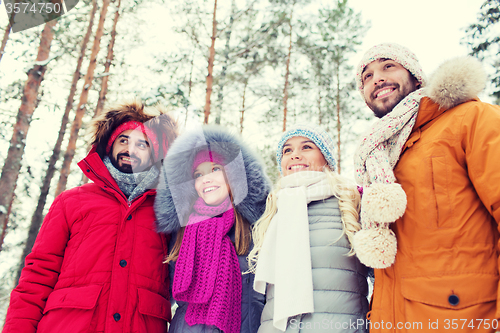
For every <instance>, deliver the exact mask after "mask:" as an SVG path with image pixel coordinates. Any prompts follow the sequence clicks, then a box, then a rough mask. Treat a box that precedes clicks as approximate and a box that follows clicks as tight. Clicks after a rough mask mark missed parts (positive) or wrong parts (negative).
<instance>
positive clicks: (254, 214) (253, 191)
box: [154, 125, 271, 233]
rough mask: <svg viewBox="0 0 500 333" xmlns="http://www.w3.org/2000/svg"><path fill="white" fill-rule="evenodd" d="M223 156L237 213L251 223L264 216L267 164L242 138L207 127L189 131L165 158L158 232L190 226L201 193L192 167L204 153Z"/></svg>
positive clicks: (158, 202) (157, 207) (158, 199)
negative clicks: (195, 160)
mask: <svg viewBox="0 0 500 333" xmlns="http://www.w3.org/2000/svg"><path fill="white" fill-rule="evenodd" d="M208 149H209V150H210V151H212V152H215V153H217V154H219V155H220V156H222V158H223V159H224V164H225V165H224V169H225V172H226V177H227V180H228V183H229V187H230V189H231V193H232V197H233V203H234V205H235V208H236V210H237V211H238V213H240V214H241V216H242V217H243V218H244V219H245V220H246V221H247V222H248V223H250V224H253V223H254V222H255V221H257V220H258V219H259V217H260V216H261V215H262V214H263V213H264V210H265V206H266V198H267V195H268V193H269V191H270V188H271V183H270V181H269V179H268V177H267V175H266V173H265V171H264V164H263V162H261V160H260V159H259V158H258V157H257V156H256V155H255V154H254V153H253V152H252V151H250V149H249V148H248V147H247V146H246V145H245V144H244V143H243V142H242V141H241V139H240V138H239V137H238V136H237V135H235V134H233V133H231V132H230V131H229V130H227V129H225V128H223V127H221V126H215V125H206V126H203V127H201V128H198V129H197V130H193V131H190V132H186V133H184V134H183V135H181V136H179V138H178V139H177V140H176V141H175V143H174V144H173V145H172V147H171V148H170V150H169V151H168V154H167V156H166V158H165V161H164V164H163V167H162V170H161V173H160V184H159V185H158V189H157V194H156V199H155V205H154V208H155V213H156V218H157V230H158V232H164V233H171V232H174V231H176V230H178V229H179V228H180V227H181V224H182V225H186V222H187V218H188V217H189V214H190V212H191V209H192V205H193V203H194V201H195V200H196V198H198V194H197V193H196V191H195V189H194V179H193V175H192V166H193V162H194V159H195V157H196V155H197V154H198V153H199V152H200V151H204V150H208Z"/></svg>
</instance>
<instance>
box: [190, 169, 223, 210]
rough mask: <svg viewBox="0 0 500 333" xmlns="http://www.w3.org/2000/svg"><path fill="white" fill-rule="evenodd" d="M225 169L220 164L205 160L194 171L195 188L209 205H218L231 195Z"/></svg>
mask: <svg viewBox="0 0 500 333" xmlns="http://www.w3.org/2000/svg"><path fill="white" fill-rule="evenodd" d="M223 169H224V167H223V166H222V165H220V164H216V163H212V162H203V163H200V165H198V167H196V169H195V170H194V172H193V178H194V179H195V182H194V188H195V189H196V192H197V193H198V196H199V197H200V198H202V199H203V201H205V203H206V204H207V205H209V206H218V205H220V204H221V203H222V202H223V201H224V200H225V199H226V198H227V197H228V196H229V190H228V186H227V184H226V179H225V177H224V171H223Z"/></svg>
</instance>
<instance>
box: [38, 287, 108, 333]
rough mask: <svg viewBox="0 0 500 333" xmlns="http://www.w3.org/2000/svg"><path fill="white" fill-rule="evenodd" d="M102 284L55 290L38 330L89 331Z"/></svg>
mask: <svg viewBox="0 0 500 333" xmlns="http://www.w3.org/2000/svg"><path fill="white" fill-rule="evenodd" d="M101 290H102V286H100V285H90V286H83V287H69V288H63V289H58V290H55V291H53V292H52V293H51V294H50V295H49V298H48V299H47V303H46V305H45V309H44V310H43V315H44V316H43V317H42V320H40V324H39V325H38V330H37V332H39V333H42V332H75V333H76V332H87V331H88V329H89V325H90V322H91V320H92V315H93V314H94V309H95V307H96V304H97V300H98V298H99V295H100V293H101Z"/></svg>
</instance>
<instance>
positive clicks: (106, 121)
mask: <svg viewBox="0 0 500 333" xmlns="http://www.w3.org/2000/svg"><path fill="white" fill-rule="evenodd" d="M127 121H138V122H141V123H144V124H145V125H146V126H147V127H149V128H151V129H152V130H153V131H154V132H155V133H157V135H158V137H159V138H161V137H165V138H166V139H167V140H168V145H167V146H170V145H171V144H172V143H173V142H174V140H175V138H176V137H177V122H176V121H175V120H174V119H173V118H172V117H171V116H170V115H169V114H167V111H166V110H165V108H164V107H163V106H161V105H156V106H153V107H146V106H145V105H144V104H143V103H142V102H141V101H140V100H139V99H135V100H132V101H127V102H124V103H121V104H116V105H112V106H111V107H108V108H107V109H106V110H105V111H104V112H103V113H101V114H100V115H99V116H97V117H96V118H95V119H94V120H93V121H92V124H91V133H90V134H91V136H92V139H91V146H96V151H97V153H98V154H99V156H100V157H101V159H102V158H103V157H104V156H105V155H106V145H107V143H108V141H109V138H110V137H111V134H112V133H113V131H114V130H115V129H116V128H117V127H118V126H120V125H121V124H122V123H124V122H127ZM160 146H162V145H161V144H160ZM165 153H166V152H163V151H160V152H159V156H165Z"/></svg>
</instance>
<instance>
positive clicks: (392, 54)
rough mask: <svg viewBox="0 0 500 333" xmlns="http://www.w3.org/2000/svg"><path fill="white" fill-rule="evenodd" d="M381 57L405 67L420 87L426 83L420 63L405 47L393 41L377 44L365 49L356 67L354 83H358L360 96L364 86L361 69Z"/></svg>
mask: <svg viewBox="0 0 500 333" xmlns="http://www.w3.org/2000/svg"><path fill="white" fill-rule="evenodd" d="M381 58H385V59H392V60H394V61H395V62H397V63H398V64H400V65H401V66H403V67H404V68H406V69H407V70H408V71H409V72H410V73H411V74H412V75H413V76H414V77H415V78H416V79H417V81H418V83H420V88H423V87H424V86H425V85H426V83H427V79H426V77H425V74H424V71H423V70H422V67H421V66H420V63H419V62H418V59H417V57H416V56H415V54H414V53H413V52H411V51H410V50H408V49H407V48H406V47H404V46H401V45H399V44H395V43H383V44H378V45H375V46H373V47H372V48H371V49H369V50H368V51H366V53H365V55H364V56H363V59H361V61H360V62H359V65H358V67H357V71H356V83H357V84H358V89H359V92H360V93H361V96H363V99H364V98H365V95H364V94H363V88H364V87H363V81H362V75H363V70H364V69H365V67H366V66H368V65H369V64H370V63H371V62H373V61H375V60H378V59H381Z"/></svg>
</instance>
